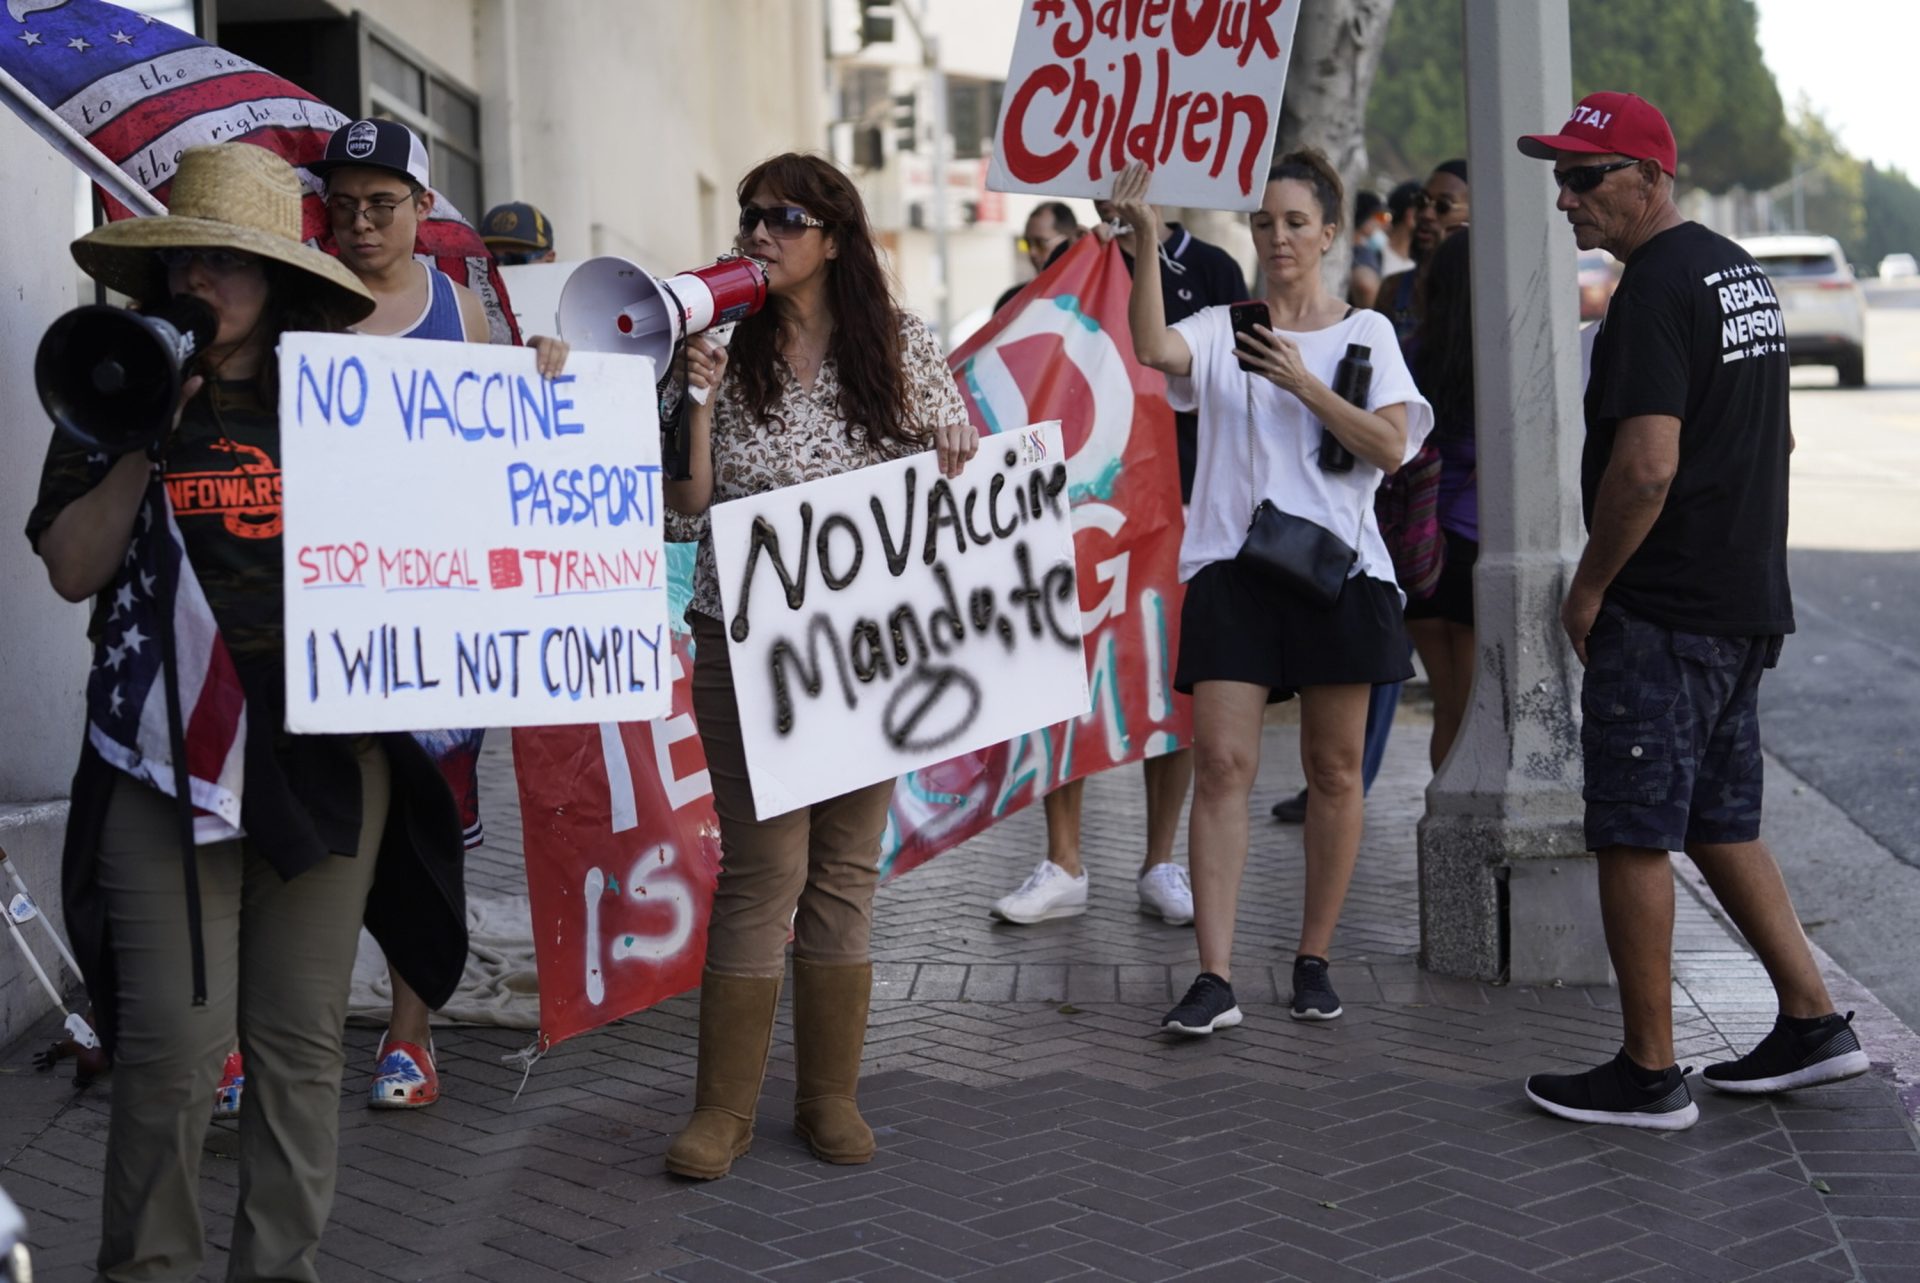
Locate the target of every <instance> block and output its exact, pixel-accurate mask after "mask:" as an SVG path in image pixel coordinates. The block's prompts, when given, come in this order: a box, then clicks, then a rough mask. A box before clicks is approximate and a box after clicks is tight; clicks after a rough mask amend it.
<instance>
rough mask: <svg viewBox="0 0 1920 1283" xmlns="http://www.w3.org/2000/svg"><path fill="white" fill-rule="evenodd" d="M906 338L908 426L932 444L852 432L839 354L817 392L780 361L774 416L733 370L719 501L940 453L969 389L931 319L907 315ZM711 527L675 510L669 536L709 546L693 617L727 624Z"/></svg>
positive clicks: (717, 426)
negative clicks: (941, 439)
mask: <svg viewBox="0 0 1920 1283" xmlns="http://www.w3.org/2000/svg"><path fill="white" fill-rule="evenodd" d="M900 340H901V342H900V348H901V351H900V356H901V362H902V364H903V365H905V367H906V374H907V421H908V422H909V423H910V424H914V425H916V426H918V427H919V428H920V429H921V430H922V431H923V432H924V433H925V434H926V436H925V437H924V439H922V440H920V441H918V442H902V441H895V440H893V439H891V438H884V439H882V440H881V441H880V443H879V444H878V445H875V444H874V443H873V442H872V441H870V440H869V439H868V436H867V433H866V432H865V430H864V429H863V430H858V431H851V432H850V431H848V427H847V422H846V420H845V419H844V418H842V417H841V414H840V372H839V369H838V367H837V364H836V362H835V361H834V359H833V357H831V356H829V357H827V359H826V360H825V361H824V362H823V363H822V364H821V366H820V373H819V374H818V375H817V376H816V377H815V379H814V381H813V390H812V391H808V390H807V389H806V388H804V387H803V386H801V383H800V380H799V379H798V378H796V377H795V376H794V373H793V371H792V370H791V369H790V368H789V367H788V365H787V363H786V362H785V361H784V360H776V361H775V362H774V372H775V375H776V377H777V380H778V385H779V392H778V396H777V399H776V401H775V403H774V407H773V409H772V411H771V412H770V413H769V414H768V415H767V417H766V418H765V419H755V418H754V416H753V413H752V411H751V410H749V409H748V408H747V406H746V405H745V403H744V402H743V400H742V398H741V393H740V384H739V381H738V380H737V379H735V378H734V377H733V376H732V372H731V370H729V372H728V374H727V375H726V376H725V377H724V378H723V379H722V381H721V384H720V395H719V398H718V400H716V401H715V402H714V406H713V502H714V503H725V502H727V501H728V500H730V499H742V498H745V497H746V496H748V495H756V494H765V493H767V492H768V491H769V490H779V489H781V488H783V487H785V486H793V485H799V484H800V483H801V482H803V481H818V480H820V479H821V478H822V477H833V476H838V475H839V474H840V473H843V472H852V471H853V470H854V469H856V468H864V467H867V466H869V465H870V464H875V463H885V462H886V461H887V460H889V459H899V458H903V457H905V456H907V455H910V454H918V453H919V452H921V451H922V450H927V449H930V448H932V445H933V437H932V432H933V429H934V428H935V427H937V426H939V425H941V424H957V423H965V422H966V421H967V409H966V406H965V404H964V403H963V402H962V401H961V400H960V389H959V387H958V385H956V384H955V383H954V381H953V371H951V370H950V369H948V368H947V362H946V358H945V357H943V356H942V355H941V354H940V344H939V343H938V341H937V340H935V338H934V336H933V331H932V330H931V329H929V328H928V327H927V323H926V322H925V321H922V320H921V319H920V318H919V317H917V316H913V315H911V314H910V313H906V312H902V313H901V314H900ZM709 526H710V523H709V522H708V520H707V514H705V513H701V514H700V515H699V516H697V517H689V516H685V515H683V514H681V513H677V512H672V511H669V512H668V514H667V538H668V539H671V540H673V541H674V542H676V543H684V542H689V541H691V540H695V539H698V540H699V541H700V549H699V552H698V554H697V556H696V558H695V562H694V571H693V600H692V602H691V603H690V604H689V605H688V607H687V610H688V612H689V613H692V612H694V611H698V612H699V613H701V614H703V615H709V616H711V617H712V618H714V619H724V618H725V617H726V612H725V610H724V609H723V608H722V606H721V602H720V577H719V572H718V571H717V570H716V569H715V567H714V560H713V536H712V534H711V532H710V528H709Z"/></svg>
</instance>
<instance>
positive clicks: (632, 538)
mask: <svg viewBox="0 0 1920 1283" xmlns="http://www.w3.org/2000/svg"><path fill="white" fill-rule="evenodd" d="M280 437H281V454H282V458H281V469H282V470H283V475H282V477H281V478H277V480H279V481H280V484H281V491H282V496H281V497H282V505H281V507H282V514H283V518H284V522H285V528H284V532H283V541H282V542H283V566H284V571H285V598H286V683H287V727H288V729H289V730H292V731H296V732H305V733H347V734H359V733H365V732H371V731H412V730H428V729H434V728H439V727H484V726H550V725H561V724H568V723H579V722H628V721H641V720H645V719H649V718H654V717H660V716H663V715H664V714H666V713H667V711H668V710H669V707H670V705H671V699H672V694H671V686H672V680H673V679H672V662H671V661H672V655H671V650H670V644H669V641H670V639H669V636H668V632H667V568H666V560H665V555H664V548H663V544H662V524H661V523H662V518H663V515H664V514H663V511H662V506H661V505H662V502H663V498H662V494H661V487H660V431H659V421H658V413H657V410H656V408H655V401H654V396H653V363H652V361H650V360H648V359H647V358H645V357H636V356H616V355H608V354H603V353H594V352H574V353H573V354H571V355H570V356H569V357H568V358H567V368H566V372H565V373H564V374H562V375H561V376H560V377H558V378H554V379H543V378H541V377H540V375H539V374H538V373H537V372H536V370H535V368H534V355H533V353H532V352H531V351H529V350H528V349H526V348H509V347H491V346H487V345H483V344H474V343H443V342H430V341H425V340H420V339H393V338H369V337H365V336H361V335H348V334H304V333H302V334H288V335H286V336H285V337H284V338H283V339H282V340H281V345H280ZM264 462H266V463H267V464H268V465H270V462H271V461H264Z"/></svg>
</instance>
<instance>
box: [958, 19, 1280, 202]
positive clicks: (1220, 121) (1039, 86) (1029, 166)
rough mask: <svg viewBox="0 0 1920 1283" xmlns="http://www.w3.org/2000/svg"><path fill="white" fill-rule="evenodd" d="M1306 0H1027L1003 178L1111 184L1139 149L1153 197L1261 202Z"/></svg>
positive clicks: (1085, 188) (1003, 187)
mask: <svg viewBox="0 0 1920 1283" xmlns="http://www.w3.org/2000/svg"><path fill="white" fill-rule="evenodd" d="M1299 15H1300V0H1197V2H1196V0H1023V2H1022V4H1021V17H1020V29H1019V33H1018V34H1017V35H1016V37H1015V39H1014V50H1013V62H1012V66H1011V67H1010V68H1009V70H1008V72H1007V91H1006V93H1005V95H1004V97H1003V99H1002V105H1001V109H1000V121H999V126H998V129H997V130H996V132H995V135H994V149H993V158H992V163H991V165H990V166H989V168H988V171H987V186H988V188H990V189H991V190H993V191H1001V192H1007V191H1016V192H1046V193H1049V194H1052V195H1056V196H1095V197H1103V196H1106V195H1108V194H1110V193H1111V191H1112V189H1113V180H1114V176H1115V175H1116V174H1118V173H1119V172H1120V170H1121V169H1123V168H1124V167H1125V166H1126V165H1128V164H1129V163H1131V162H1133V161H1136V160H1137V161H1140V162H1142V163H1144V164H1146V165H1147V166H1148V167H1149V168H1151V169H1153V170H1154V171H1155V178H1154V187H1153V197H1154V199H1155V200H1156V201H1161V202H1165V203H1167V204H1171V205H1189V206H1199V207H1203V208H1211V209H1234V210H1250V209H1254V208H1256V207H1257V206H1258V205H1259V203H1260V191H1261V189H1262V188H1264V187H1265V185H1266V171H1267V160H1268V157H1269V156H1270V155H1271V154H1272V152H1273V140H1274V134H1275V131H1276V130H1277V129H1278V128H1279V125H1280V96H1281V92H1282V90H1283V89H1284V88H1285V85H1286V79H1287V61H1288V58H1289V56H1290V54H1291V53H1292V45H1293V30H1294V23H1295V22H1296V20H1297V19H1298V18H1299Z"/></svg>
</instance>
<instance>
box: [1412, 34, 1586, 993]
mask: <svg viewBox="0 0 1920 1283" xmlns="http://www.w3.org/2000/svg"><path fill="white" fill-rule="evenodd" d="M1462 13H1463V16H1464V19H1465V21H1464V30H1465V34H1466V67H1465V69H1464V70H1465V84H1466V87H1467V147H1468V153H1467V154H1468V158H1469V162H1470V164H1471V165H1472V173H1473V205H1474V231H1473V232H1472V233H1470V234H1471V235H1472V236H1473V352H1474V393H1475V421H1476V422H1477V423H1478V424H1479V433H1480V475H1479V488H1480V538H1481V544H1480V559H1479V561H1478V563H1477V564H1476V565H1475V567H1474V584H1473V599H1474V615H1475V619H1476V630H1477V633H1478V644H1477V650H1478V666H1477V668H1476V670H1475V673H1474V682H1473V698H1472V701H1471V703H1470V704H1469V706H1468V709H1467V714H1466V719H1465V721H1464V722H1463V724H1462V725H1461V728H1460V735H1459V738H1458V739H1457V740H1455V742H1454V745H1453V751H1452V752H1451V753H1449V754H1448V756H1447V760H1446V761H1445V762H1444V763H1442V764H1441V767H1440V770H1439V772H1438V774H1437V775H1436V776H1435V778H1434V781H1433V783H1432V784H1431V785H1430V786H1429V787H1428V789H1427V816H1426V818H1425V819H1424V820H1422V821H1421V823H1420V839H1419V841H1420V955H1421V962H1422V964H1423V965H1424V966H1426V967H1427V968H1428V969H1429V970H1432V971H1437V972H1440V973H1441V974H1444V975H1454V976H1471V977H1473V978H1476V979H1480V980H1494V979H1498V978H1500V977H1501V976H1502V975H1503V974H1505V975H1506V976H1508V977H1509V978H1511V979H1512V980H1513V981H1514V982H1515V983H1518V984H1530V983H1541V982H1544V981H1553V980H1564V981H1565V982H1567V983H1568V984H1590V983H1600V984H1604V983H1606V981H1607V978H1608V967H1607V954H1606V947H1605V940H1604V938H1603V937H1602V935H1601V932H1600V915H1599V910H1598V907H1597V901H1598V898H1599V888H1598V885H1597V882H1596V878H1595V867H1594V861H1593V858H1592V857H1591V856H1590V855H1588V854H1587V852H1586V843H1585V841H1584V836H1583V833H1582V826H1581V814H1582V807H1581V800H1580V774H1581V772H1580V737H1579V713H1578V710H1579V703H1578V699H1579V689H1580V669H1579V665H1578V663H1577V661H1576V660H1575V659H1574V656H1573V651H1572V648H1571V647H1570V646H1569V645H1568V644H1567V639H1566V636H1565V635H1564V634H1563V633H1562V632H1561V629H1560V601H1561V598H1562V597H1563V596H1564V594H1565V589H1566V584H1567V582H1568V581H1569V579H1570V578H1571V575H1572V567H1573V559H1574V556H1575V553H1576V551H1577V549H1578V548H1579V544H1580V507H1579V493H1580V490H1579V459H1580V446H1581V440H1582V424H1581V418H1580V401H1579V386H1580V337H1579V331H1578V325H1577V322H1576V320H1575V308H1574V300H1575V299H1576V298H1577V297H1578V291H1577V288H1576V285H1575V278H1574V247H1573V243H1572V241H1573V238H1572V235H1571V233H1570V232H1569V230H1568V228H1567V224H1566V220H1565V219H1564V218H1563V217H1561V216H1560V215H1558V214H1556V213H1555V212H1554V186H1553V180H1552V178H1551V176H1550V174H1549V172H1548V166H1547V165H1546V164H1544V163H1543V162H1541V161H1537V160H1528V159H1526V158H1525V157H1523V156H1521V155H1520V153H1519V152H1518V151H1517V150H1515V148H1514V140H1515V139H1516V138H1518V137H1519V136H1520V135H1521V134H1524V133H1531V132H1538V131H1540V130H1543V129H1548V128H1551V127H1552V126H1555V125H1557V124H1558V123H1559V122H1560V121H1562V120H1564V119H1566V114H1567V106H1568V104H1569V103H1570V102H1571V101H1572V95H1573V88H1572V70H1571V62H1572V59H1571V55H1570V43H1569V38H1568V30H1567V0H1463V3H1462Z"/></svg>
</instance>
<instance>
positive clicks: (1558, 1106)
mask: <svg viewBox="0 0 1920 1283" xmlns="http://www.w3.org/2000/svg"><path fill="white" fill-rule="evenodd" d="M1639 1068H1640V1067H1639V1066H1638V1065H1636V1064H1634V1063H1633V1061H1631V1060H1629V1059H1628V1058H1627V1052H1626V1048H1624V1047H1623V1048H1621V1049H1620V1054H1619V1055H1617V1056H1615V1057H1614V1058H1613V1059H1612V1060H1609V1061H1608V1062H1607V1063H1606V1064H1604V1065H1601V1066H1600V1067H1599V1068H1598V1069H1589V1070H1587V1072H1586V1073H1584V1074H1535V1075H1533V1076H1532V1077H1531V1078H1529V1079H1527V1099H1528V1100H1531V1101H1532V1102H1533V1103H1534V1104H1536V1105H1538V1106H1540V1108H1542V1109H1544V1110H1546V1111H1547V1112H1548V1113H1549V1114H1557V1115H1559V1116H1560V1117H1561V1118H1568V1119H1572V1120H1573V1121H1574V1122H1576V1123H1612V1124H1613V1125H1615V1126H1618V1127H1648V1128H1652V1129H1653V1130H1655V1131H1663V1132H1677V1131H1684V1130H1686V1129H1687V1128H1689V1127H1691V1126H1693V1125H1694V1124H1695V1123H1697V1122H1699V1121H1700V1106H1698V1105H1696V1104H1694V1103H1693V1093H1692V1092H1690V1091H1688V1090H1687V1073H1688V1072H1689V1071H1688V1070H1683V1069H1681V1068H1680V1067H1679V1066H1678V1065H1674V1066H1672V1067H1671V1068H1669V1069H1667V1070H1665V1071H1663V1072H1662V1073H1661V1075H1660V1078H1659V1081H1657V1082H1655V1083H1654V1084H1653V1085H1652V1086H1650V1087H1643V1086H1641V1085H1640V1083H1639V1082H1638V1081H1636V1080H1635V1078H1634V1072H1635V1071H1636V1070H1638V1069H1639Z"/></svg>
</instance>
